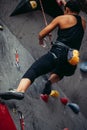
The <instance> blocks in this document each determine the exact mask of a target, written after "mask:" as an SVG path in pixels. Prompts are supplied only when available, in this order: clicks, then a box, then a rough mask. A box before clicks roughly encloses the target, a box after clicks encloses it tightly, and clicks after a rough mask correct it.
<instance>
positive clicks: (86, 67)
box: [79, 62, 87, 72]
mask: <svg viewBox="0 0 87 130" xmlns="http://www.w3.org/2000/svg"><path fill="white" fill-rule="evenodd" d="M79 68H80V70H81V71H82V72H87V62H82V63H80V64H79Z"/></svg>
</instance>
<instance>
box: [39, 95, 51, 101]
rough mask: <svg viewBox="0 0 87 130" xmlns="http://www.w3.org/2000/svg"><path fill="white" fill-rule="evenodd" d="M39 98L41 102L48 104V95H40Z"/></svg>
mask: <svg viewBox="0 0 87 130" xmlns="http://www.w3.org/2000/svg"><path fill="white" fill-rule="evenodd" d="M40 98H41V99H42V100H43V101H45V102H48V99H49V95H47V94H41V95H40Z"/></svg>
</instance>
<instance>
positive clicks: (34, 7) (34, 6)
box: [30, 0, 37, 9]
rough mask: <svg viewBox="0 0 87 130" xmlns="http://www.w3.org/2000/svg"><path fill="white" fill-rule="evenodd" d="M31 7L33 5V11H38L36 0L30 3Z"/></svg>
mask: <svg viewBox="0 0 87 130" xmlns="http://www.w3.org/2000/svg"><path fill="white" fill-rule="evenodd" d="M30 5H31V7H32V9H36V8H37V3H36V1H35V0H31V1H30Z"/></svg>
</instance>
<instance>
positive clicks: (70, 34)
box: [57, 15, 84, 50]
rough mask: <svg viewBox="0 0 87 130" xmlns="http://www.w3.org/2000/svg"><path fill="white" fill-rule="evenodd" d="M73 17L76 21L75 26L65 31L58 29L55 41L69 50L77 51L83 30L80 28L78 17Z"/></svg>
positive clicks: (79, 18) (80, 23) (80, 22)
mask: <svg viewBox="0 0 87 130" xmlns="http://www.w3.org/2000/svg"><path fill="white" fill-rule="evenodd" d="M74 16H75V17H76V19H77V23H76V25H74V26H72V27H70V28H66V29H60V28H59V29H58V33H57V35H58V38H57V41H60V42H62V43H64V44H65V45H67V46H69V47H71V48H74V49H77V50H79V49H80V46H81V42H82V38H83V35H84V29H83V26H82V21H81V17H80V16H78V15H74Z"/></svg>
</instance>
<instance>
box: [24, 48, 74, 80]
mask: <svg viewBox="0 0 87 130" xmlns="http://www.w3.org/2000/svg"><path fill="white" fill-rule="evenodd" d="M51 52H52V53H54V54H55V55H56V57H57V58H55V57H54V55H53V54H52V53H51ZM75 69H76V66H72V65H70V64H69V63H68V62H67V49H66V48H65V47H62V46H53V47H52V49H51V50H50V52H48V53H47V54H45V55H44V56H42V57H41V58H39V59H38V60H36V61H35V62H34V63H33V64H32V66H31V67H30V68H29V69H28V70H27V72H26V73H25V74H24V76H23V78H29V79H30V80H31V82H33V81H34V80H35V79H36V78H37V77H39V76H41V75H44V74H47V73H49V72H52V73H55V74H57V75H58V76H59V78H60V79H62V78H63V76H71V75H72V74H73V73H74V71H75Z"/></svg>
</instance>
